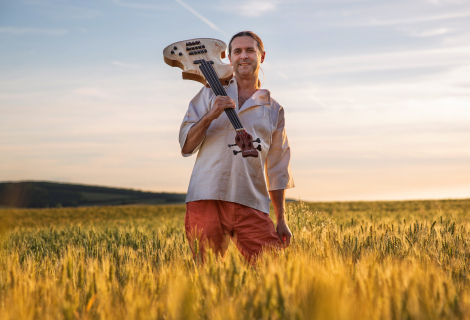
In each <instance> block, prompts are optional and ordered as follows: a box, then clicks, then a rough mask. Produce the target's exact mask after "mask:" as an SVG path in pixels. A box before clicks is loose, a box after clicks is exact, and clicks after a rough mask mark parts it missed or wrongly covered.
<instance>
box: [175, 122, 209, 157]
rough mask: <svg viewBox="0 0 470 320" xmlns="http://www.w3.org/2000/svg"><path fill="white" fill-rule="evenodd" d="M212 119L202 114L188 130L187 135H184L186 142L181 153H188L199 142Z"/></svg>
mask: <svg viewBox="0 0 470 320" xmlns="http://www.w3.org/2000/svg"><path fill="white" fill-rule="evenodd" d="M211 122H212V120H210V119H209V118H208V117H206V115H204V116H203V117H202V118H201V119H199V121H198V122H196V124H195V125H194V126H192V127H191V129H190V130H189V132H188V136H187V137H186V142H185V143H184V146H183V150H182V151H183V153H185V154H189V153H192V152H193V151H194V149H196V147H197V146H198V145H199V144H200V143H201V141H202V140H203V139H204V136H205V135H206V132H207V129H208V128H209V125H210V124H211Z"/></svg>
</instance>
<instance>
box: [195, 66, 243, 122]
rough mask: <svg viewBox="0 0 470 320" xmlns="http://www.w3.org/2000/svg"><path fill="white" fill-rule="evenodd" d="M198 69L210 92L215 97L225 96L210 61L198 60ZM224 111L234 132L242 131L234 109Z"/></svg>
mask: <svg viewBox="0 0 470 320" xmlns="http://www.w3.org/2000/svg"><path fill="white" fill-rule="evenodd" d="M199 69H200V70H201V72H202V74H203V75H204V77H205V78H206V80H207V82H209V85H210V86H211V88H212V91H214V94H215V95H217V96H227V92H225V89H224V87H223V86H222V84H221V83H220V81H219V77H218V76H217V73H216V72H215V70H214V68H213V67H212V64H211V63H210V61H205V60H200V66H199ZM224 111H225V113H226V114H227V116H228V118H229V120H230V122H231V123H232V125H233V128H234V129H235V130H237V131H238V130H241V129H243V125H242V123H241V121H240V118H238V115H237V113H236V112H235V109H232V108H227V109H224Z"/></svg>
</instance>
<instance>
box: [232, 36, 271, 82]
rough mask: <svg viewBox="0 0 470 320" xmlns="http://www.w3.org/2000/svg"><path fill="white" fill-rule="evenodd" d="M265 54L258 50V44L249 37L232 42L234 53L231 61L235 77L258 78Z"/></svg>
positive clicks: (238, 38)
mask: <svg viewBox="0 0 470 320" xmlns="http://www.w3.org/2000/svg"><path fill="white" fill-rule="evenodd" d="M264 55H265V53H264V52H262V53H261V52H260V51H259V49H258V43H257V42H256V40H255V39H253V38H252V37H249V36H242V37H236V38H235V39H233V41H232V52H231V53H230V56H229V59H230V64H231V65H232V66H233V70H234V71H235V75H237V76H241V77H249V76H250V75H253V76H256V77H258V71H259V67H260V64H261V63H262V62H263V61H264Z"/></svg>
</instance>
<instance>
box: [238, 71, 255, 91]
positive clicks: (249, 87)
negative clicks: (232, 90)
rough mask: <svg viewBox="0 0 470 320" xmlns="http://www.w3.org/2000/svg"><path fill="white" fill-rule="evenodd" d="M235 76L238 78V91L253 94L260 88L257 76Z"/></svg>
mask: <svg viewBox="0 0 470 320" xmlns="http://www.w3.org/2000/svg"><path fill="white" fill-rule="evenodd" d="M235 78H236V79H237V85H238V92H240V91H243V92H252V93H251V94H253V93H255V92H256V91H257V90H258V89H259V85H258V83H259V82H258V77H257V76H255V77H249V78H242V77H237V76H236V75H235Z"/></svg>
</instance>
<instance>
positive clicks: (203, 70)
mask: <svg viewBox="0 0 470 320" xmlns="http://www.w3.org/2000/svg"><path fill="white" fill-rule="evenodd" d="M190 52H191V51H190ZM196 55H200V54H199V53H198V54H196ZM196 55H194V56H195V57H194V58H196ZM188 56H189V59H190V60H191V62H192V63H193V64H195V63H194V62H195V61H196V59H193V57H192V56H193V55H191V54H189V52H188ZM205 67H206V65H205V64H204V63H203V62H202V63H200V66H199V69H200V70H201V71H202V74H203V75H204V77H205V78H206V80H207V81H209V80H213V79H208V78H209V77H210V72H207V68H205ZM217 78H218V77H217ZM214 82H215V81H214ZM215 83H216V82H215ZM211 87H212V86H211ZM212 90H213V91H214V93H215V94H216V95H224V94H223V93H221V92H220V90H219V88H212ZM225 95H226V94H225ZM224 110H225V109H224ZM226 114H227V116H228V118H229V120H230V122H231V123H232V125H233V127H234V128H235V129H238V128H236V127H237V122H236V121H235V119H234V118H233V115H231V114H229V113H228V112H226Z"/></svg>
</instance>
